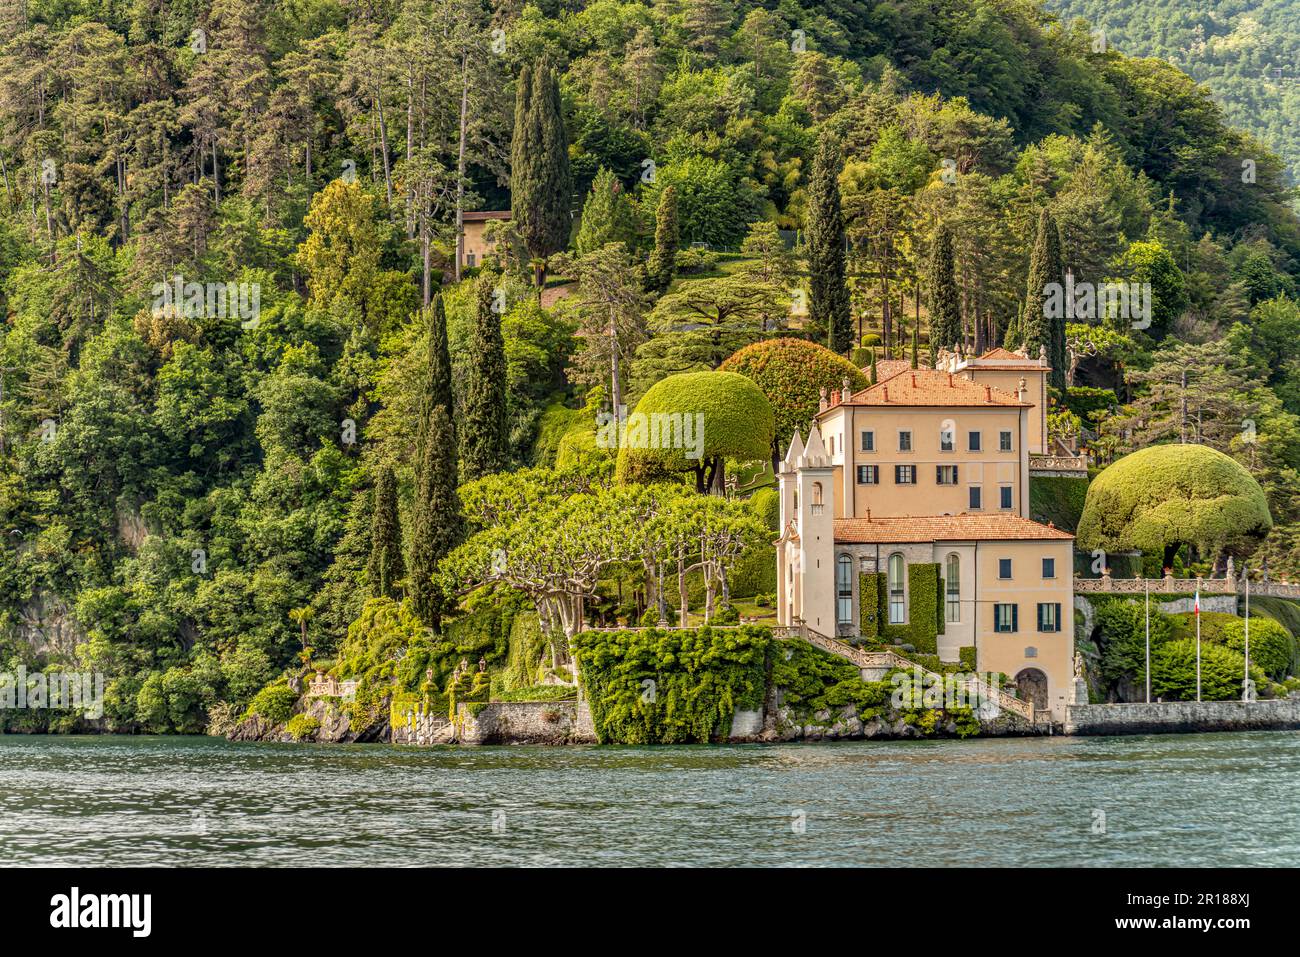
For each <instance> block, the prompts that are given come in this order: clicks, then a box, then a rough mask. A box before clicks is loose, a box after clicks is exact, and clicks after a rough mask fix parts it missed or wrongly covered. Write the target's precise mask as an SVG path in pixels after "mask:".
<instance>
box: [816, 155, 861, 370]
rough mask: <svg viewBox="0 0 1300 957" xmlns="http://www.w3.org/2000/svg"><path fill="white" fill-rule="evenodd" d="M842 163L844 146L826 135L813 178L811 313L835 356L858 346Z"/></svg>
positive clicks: (818, 330)
mask: <svg viewBox="0 0 1300 957" xmlns="http://www.w3.org/2000/svg"><path fill="white" fill-rule="evenodd" d="M840 165H841V157H840V148H839V144H838V142H837V141H836V140H835V139H833V138H832V136H831V135H830V134H829V133H823V134H822V136H821V138H820V139H819V140H818V142H817V155H816V156H815V157H814V159H813V165H812V173H811V175H810V176H809V177H808V222H807V230H808V272H809V274H810V283H809V285H810V294H809V297H808V311H809V322H810V324H811V325H812V328H813V331H814V332H816V333H818V334H823V335H825V337H826V342H827V345H828V346H829V347H830V349H831V351H832V352H838V353H841V354H843V353H845V352H847V351H848V350H849V347H850V346H852V345H853V315H852V310H851V308H850V305H849V287H848V284H847V282H846V280H845V262H844V259H845V256H844V211H843V209H842V208H841V206H840V185H839V175H840Z"/></svg>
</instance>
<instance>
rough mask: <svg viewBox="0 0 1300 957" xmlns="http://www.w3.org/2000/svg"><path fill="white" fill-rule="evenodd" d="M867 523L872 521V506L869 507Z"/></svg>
mask: <svg viewBox="0 0 1300 957" xmlns="http://www.w3.org/2000/svg"><path fill="white" fill-rule="evenodd" d="M867 521H868V522H869V521H871V506H870V505H868V506H867Z"/></svg>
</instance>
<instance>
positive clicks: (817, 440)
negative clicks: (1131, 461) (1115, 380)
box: [777, 350, 1075, 721]
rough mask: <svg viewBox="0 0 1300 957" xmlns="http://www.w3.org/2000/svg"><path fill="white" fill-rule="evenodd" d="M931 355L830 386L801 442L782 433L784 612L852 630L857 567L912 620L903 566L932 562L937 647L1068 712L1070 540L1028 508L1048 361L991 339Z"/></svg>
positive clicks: (836, 631) (884, 609)
mask: <svg viewBox="0 0 1300 957" xmlns="http://www.w3.org/2000/svg"><path fill="white" fill-rule="evenodd" d="M1003 353H1005V355H1004V354H1003ZM937 364H938V366H939V368H937V369H915V370H914V369H910V368H907V369H902V370H897V369H894V368H891V369H889V370H888V371H885V372H884V373H883V374H882V377H881V381H879V382H877V383H876V384H875V385H873V386H871V387H869V388H867V389H863V390H861V391H859V392H857V393H850V391H849V390H848V388H847V387H845V388H844V389H843V390H840V391H837V392H836V393H835V394H832V395H827V396H824V397H823V399H822V402H821V409H820V411H819V412H818V413H817V415H816V416H815V418H814V420H813V422H812V423H811V427H810V430H809V433H808V437H807V440H806V441H805V440H804V439H803V438H802V437H801V436H800V435H799V434H797V433H796V434H795V435H794V436H793V437H792V438H791V440H790V445H789V450H788V452H787V453H786V456H785V459H784V461H783V462H782V463H781V468H780V472H779V474H778V486H779V489H780V499H781V530H782V531H781V537H780V539H779V540H778V542H777V576H778V578H777V582H778V589H777V617H778V621H779V623H780V624H781V625H785V626H798V625H804V626H806V627H808V628H810V629H812V630H813V631H817V632H820V633H822V634H825V635H834V636H839V637H842V638H849V639H852V638H855V637H857V636H859V635H861V634H863V631H862V624H863V623H862V622H861V621H860V620H859V619H860V615H861V614H862V612H861V608H862V598H863V596H862V594H861V590H862V587H863V582H864V580H865V581H871V582H873V583H874V582H875V581H876V579H875V578H867V579H864V576H873V575H880V576H883V579H881V583H882V585H883V594H882V596H881V598H880V599H879V606H880V607H879V608H878V615H879V621H880V622H881V623H882V624H884V623H887V624H888V625H891V626H897V628H896V629H895V630H904V631H905V630H906V628H907V627H909V626H910V624H911V622H910V616H911V615H912V614H913V610H912V609H913V602H912V594H911V592H912V589H913V587H914V585H913V582H912V576H911V574H910V573H909V568H911V566H914V565H937V566H938V574H939V576H940V582H939V586H938V589H939V591H940V594H938V595H937V596H936V597H935V598H934V604H932V605H931V607H932V608H934V607H935V605H938V606H941V608H935V611H936V612H938V613H939V614H940V615H941V618H942V626H941V627H942V633H940V634H938V635H937V636H936V638H935V645H936V648H935V650H936V651H937V653H938V655H939V657H940V658H941V659H942V660H944V661H953V662H955V661H959V660H962V659H963V652H962V649H970V648H973V649H974V655H975V668H976V669H977V670H978V671H982V672H1001V673H1004V674H1006V675H1007V676H1008V677H1009V678H1010V679H1011V680H1012V681H1013V682H1014V684H1015V685H1016V686H1017V687H1018V689H1019V693H1020V697H1022V698H1024V699H1026V700H1030V701H1032V702H1033V703H1034V706H1035V708H1036V709H1038V710H1040V711H1043V712H1050V714H1051V717H1052V720H1054V721H1062V720H1064V717H1065V706H1066V705H1067V704H1071V703H1073V702H1074V687H1075V683H1074V665H1073V663H1074V624H1073V622H1074V614H1073V588H1074V583H1073V549H1074V538H1073V536H1072V535H1070V534H1069V533H1067V532H1064V531H1062V530H1060V529H1057V528H1053V527H1051V526H1049V525H1042V524H1040V523H1038V522H1035V521H1032V520H1031V519H1030V517H1029V483H1030V481H1031V479H1030V456H1031V454H1038V453H1041V452H1043V451H1044V449H1045V446H1046V418H1045V412H1044V396H1045V394H1046V380H1047V374H1048V371H1049V370H1048V368H1047V363H1046V361H1045V360H1044V359H1042V358H1040V359H1037V360H1031V359H1027V358H1026V357H1024V356H1022V355H1019V354H1017V353H1010V352H1006V350H995V351H994V352H992V353H986V354H985V355H983V356H981V357H979V358H978V359H966V358H964V357H961V356H946V355H941V356H940V357H939V362H938V363H937ZM878 371H880V370H878ZM872 607H875V606H872ZM969 655H970V652H969V651H967V652H966V660H967V661H969Z"/></svg>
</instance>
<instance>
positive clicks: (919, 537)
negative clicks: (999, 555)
mask: <svg viewBox="0 0 1300 957" xmlns="http://www.w3.org/2000/svg"><path fill="white" fill-rule="evenodd" d="M1073 538H1074V536H1073V535H1071V534H1070V533H1069V532H1065V531H1062V530H1061V529H1059V528H1056V527H1055V526H1052V525H1040V524H1039V523H1038V522H1032V521H1030V520H1029V519H1027V518H1021V517H1020V516H1019V515H972V514H970V513H967V512H962V513H961V514H959V515H907V516H897V517H895V516H890V517H887V518H870V517H868V518H837V519H835V541H837V542H853V543H857V544H872V545H874V544H879V545H901V544H906V543H910V542H1008V541H1070V540H1072V539H1073Z"/></svg>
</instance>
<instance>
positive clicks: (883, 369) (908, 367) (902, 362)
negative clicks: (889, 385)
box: [862, 359, 912, 383]
mask: <svg viewBox="0 0 1300 957" xmlns="http://www.w3.org/2000/svg"><path fill="white" fill-rule="evenodd" d="M862 371H863V372H870V371H871V366H869V365H868V366H863V367H862ZM911 371H912V363H911V362H909V361H908V360H907V359H877V360H876V382H877V383H880V382H884V381H885V380H886V379H892V378H893V377H894V376H896V375H898V374H899V373H900V372H911Z"/></svg>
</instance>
